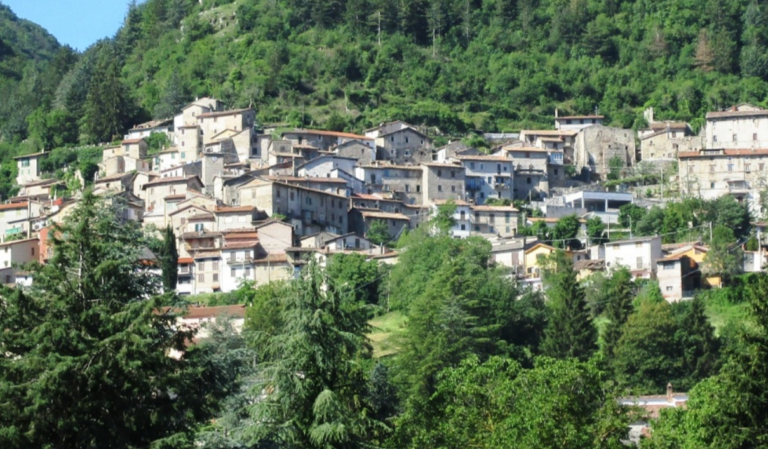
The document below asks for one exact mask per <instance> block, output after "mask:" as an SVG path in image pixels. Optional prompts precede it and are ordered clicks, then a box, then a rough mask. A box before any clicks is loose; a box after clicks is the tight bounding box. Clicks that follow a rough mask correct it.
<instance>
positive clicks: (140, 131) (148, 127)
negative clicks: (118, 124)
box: [125, 119, 173, 139]
mask: <svg viewBox="0 0 768 449" xmlns="http://www.w3.org/2000/svg"><path fill="white" fill-rule="evenodd" d="M153 133H160V134H165V135H166V136H168V137H172V136H173V119H164V120H152V121H149V122H146V123H141V124H139V125H136V126H134V127H133V128H131V129H129V130H128V135H127V136H126V137H125V138H126V139H142V138H146V137H149V136H151V135H152V134H153Z"/></svg>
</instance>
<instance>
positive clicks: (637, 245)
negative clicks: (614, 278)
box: [605, 237, 662, 279]
mask: <svg viewBox="0 0 768 449" xmlns="http://www.w3.org/2000/svg"><path fill="white" fill-rule="evenodd" d="M661 257H662V252H661V237H638V238H634V239H629V240H620V241H615V242H608V243H606V244H605V266H606V267H608V268H609V269H614V268H616V267H620V266H624V267H627V268H629V270H630V271H631V272H632V275H633V277H635V278H646V279H650V278H652V277H654V275H655V273H656V261H657V260H658V259H661Z"/></svg>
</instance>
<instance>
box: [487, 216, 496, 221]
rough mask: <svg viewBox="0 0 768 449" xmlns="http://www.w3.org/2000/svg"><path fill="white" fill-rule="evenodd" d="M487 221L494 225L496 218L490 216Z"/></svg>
mask: <svg viewBox="0 0 768 449" xmlns="http://www.w3.org/2000/svg"><path fill="white" fill-rule="evenodd" d="M488 221H489V222H491V223H496V216H495V215H493V214H491V215H489V216H488Z"/></svg>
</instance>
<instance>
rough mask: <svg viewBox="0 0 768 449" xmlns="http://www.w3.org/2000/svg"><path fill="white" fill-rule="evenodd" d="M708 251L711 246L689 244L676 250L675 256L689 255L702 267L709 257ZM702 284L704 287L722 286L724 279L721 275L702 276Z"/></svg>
mask: <svg viewBox="0 0 768 449" xmlns="http://www.w3.org/2000/svg"><path fill="white" fill-rule="evenodd" d="M707 252H709V248H707V247H705V246H700V245H689V246H685V247H683V248H681V249H679V250H677V251H675V252H674V255H675V256H679V257H682V256H687V257H688V258H690V259H691V260H693V261H694V262H696V265H698V269H699V270H700V269H701V265H702V262H704V260H705V259H706V257H707ZM701 281H702V284H703V286H704V287H710V288H711V287H718V288H719V287H722V284H723V280H722V279H721V278H720V276H710V277H702V280H701Z"/></svg>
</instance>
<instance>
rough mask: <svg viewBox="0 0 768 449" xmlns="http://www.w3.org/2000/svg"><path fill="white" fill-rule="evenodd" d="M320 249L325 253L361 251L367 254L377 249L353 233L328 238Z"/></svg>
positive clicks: (368, 241)
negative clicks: (325, 251)
mask: <svg viewBox="0 0 768 449" xmlns="http://www.w3.org/2000/svg"><path fill="white" fill-rule="evenodd" d="M320 248H322V249H325V250H327V251H362V252H368V253H371V252H372V251H375V250H378V249H379V247H378V246H376V245H374V244H373V243H372V242H371V241H370V240H368V239H367V238H365V237H360V236H359V235H357V234H355V233H354V232H350V233H347V234H344V235H337V236H336V237H333V238H329V239H327V240H325V242H324V244H323V245H322V246H320Z"/></svg>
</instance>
